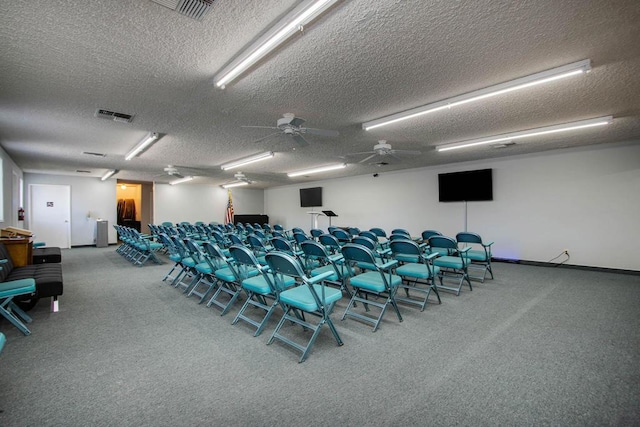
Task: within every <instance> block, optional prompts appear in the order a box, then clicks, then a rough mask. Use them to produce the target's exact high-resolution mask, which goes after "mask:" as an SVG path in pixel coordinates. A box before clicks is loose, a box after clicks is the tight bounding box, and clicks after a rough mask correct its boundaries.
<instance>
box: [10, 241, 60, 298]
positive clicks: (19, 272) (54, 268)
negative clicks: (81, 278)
mask: <svg viewBox="0 0 640 427" xmlns="http://www.w3.org/2000/svg"><path fill="white" fill-rule="evenodd" d="M0 259H6V260H8V262H7V263H5V264H2V265H1V267H2V270H0V282H4V281H9V280H20V279H34V280H35V282H36V293H35V295H34V296H33V297H31V298H29V299H22V300H21V301H19V300H18V299H17V298H16V303H17V304H18V305H19V306H20V308H22V309H23V310H29V309H31V308H33V307H34V306H35V305H36V303H37V302H38V300H39V299H40V298H47V297H51V298H52V305H51V307H52V311H58V296H59V295H62V290H63V286H62V264H59V263H44V264H30V265H25V266H24V267H14V266H13V262H12V261H11V257H10V256H9V253H8V252H7V248H5V246H4V244H2V243H0Z"/></svg>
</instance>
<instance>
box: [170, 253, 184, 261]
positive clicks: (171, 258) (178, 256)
mask: <svg viewBox="0 0 640 427" xmlns="http://www.w3.org/2000/svg"><path fill="white" fill-rule="evenodd" d="M169 259H170V260H171V261H173V262H179V261H180V260H181V259H182V257H181V256H180V255H178V254H171V255H169Z"/></svg>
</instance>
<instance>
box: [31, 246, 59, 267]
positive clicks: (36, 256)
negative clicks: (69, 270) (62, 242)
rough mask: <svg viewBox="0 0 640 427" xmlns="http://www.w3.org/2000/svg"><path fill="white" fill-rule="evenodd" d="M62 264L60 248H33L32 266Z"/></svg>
mask: <svg viewBox="0 0 640 427" xmlns="http://www.w3.org/2000/svg"><path fill="white" fill-rule="evenodd" d="M60 262H62V254H61V253H60V248H55V247H51V248H46V247H45V248H33V263H34V264H51V263H60Z"/></svg>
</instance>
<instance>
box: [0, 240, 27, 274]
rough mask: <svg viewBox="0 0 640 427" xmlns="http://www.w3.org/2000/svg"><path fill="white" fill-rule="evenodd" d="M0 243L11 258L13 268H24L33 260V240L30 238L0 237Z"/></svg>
mask: <svg viewBox="0 0 640 427" xmlns="http://www.w3.org/2000/svg"><path fill="white" fill-rule="evenodd" d="M0 242H1V243H3V244H4V247H5V248H7V252H8V253H9V256H10V257H11V262H13V266H14V267H24V266H25V265H29V264H31V263H32V260H33V239H31V238H30V237H26V238H17V237H9V238H7V237H2V238H0Z"/></svg>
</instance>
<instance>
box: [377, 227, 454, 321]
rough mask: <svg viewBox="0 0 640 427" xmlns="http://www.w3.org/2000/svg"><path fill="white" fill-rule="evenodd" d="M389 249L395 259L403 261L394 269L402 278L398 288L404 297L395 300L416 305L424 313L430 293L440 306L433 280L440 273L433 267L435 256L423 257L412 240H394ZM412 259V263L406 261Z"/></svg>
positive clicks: (399, 295) (420, 250)
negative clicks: (401, 290)
mask: <svg viewBox="0 0 640 427" xmlns="http://www.w3.org/2000/svg"><path fill="white" fill-rule="evenodd" d="M390 249H391V252H392V253H393V257H394V258H395V259H398V258H401V259H403V260H404V261H403V262H402V263H401V264H400V265H399V266H398V267H397V268H396V274H397V275H398V276H400V277H402V283H401V284H400V288H401V289H404V292H405V296H402V295H401V294H398V295H396V300H398V301H400V302H405V303H408V304H414V305H418V306H419V307H420V311H424V309H425V307H426V306H427V302H428V300H429V295H430V294H431V291H433V293H434V294H435V295H436V297H438V304H442V301H441V300H440V294H439V293H438V288H437V287H436V285H435V282H434V278H435V277H436V275H437V274H438V273H439V272H440V268H439V267H435V266H434V265H433V259H434V258H436V257H437V256H438V255H437V254H430V255H427V256H426V257H425V256H424V255H423V252H422V249H421V248H420V246H419V245H418V244H417V243H416V242H414V241H412V240H406V239H405V240H394V241H393V242H391V243H390ZM407 259H412V261H407Z"/></svg>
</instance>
